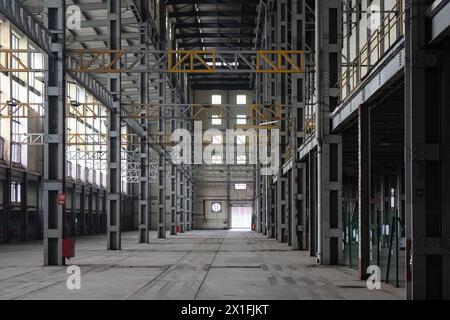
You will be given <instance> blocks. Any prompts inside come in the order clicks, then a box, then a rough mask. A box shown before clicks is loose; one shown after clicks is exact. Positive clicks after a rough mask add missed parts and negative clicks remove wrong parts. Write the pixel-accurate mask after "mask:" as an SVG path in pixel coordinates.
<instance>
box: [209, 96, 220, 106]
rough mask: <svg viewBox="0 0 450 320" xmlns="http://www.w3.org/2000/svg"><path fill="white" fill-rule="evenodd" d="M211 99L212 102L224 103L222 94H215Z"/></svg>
mask: <svg viewBox="0 0 450 320" xmlns="http://www.w3.org/2000/svg"><path fill="white" fill-rule="evenodd" d="M211 99H212V104H216V105H218V104H222V96H221V95H220V94H213V95H212V98H211Z"/></svg>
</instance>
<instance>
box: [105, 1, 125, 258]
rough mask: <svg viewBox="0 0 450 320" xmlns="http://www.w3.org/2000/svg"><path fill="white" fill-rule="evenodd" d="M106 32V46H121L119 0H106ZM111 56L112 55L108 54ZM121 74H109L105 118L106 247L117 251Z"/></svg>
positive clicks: (119, 189) (117, 67) (119, 238)
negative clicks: (109, 104)
mask: <svg viewBox="0 0 450 320" xmlns="http://www.w3.org/2000/svg"><path fill="white" fill-rule="evenodd" d="M107 8H108V11H107V12H108V20H109V25H108V34H109V43H108V45H109V49H111V50H120V49H121V46H122V44H121V12H122V10H121V5H120V0H108V4H107ZM111 58H114V54H113V55H112V56H111ZM120 67H121V66H120V62H119V61H118V62H116V63H113V64H112V68H113V70H116V69H120ZM121 80H122V79H121V74H120V73H111V74H110V75H109V79H108V81H109V91H110V92H111V95H112V100H113V101H112V108H111V112H110V118H109V128H108V129H109V132H108V135H109V150H108V151H109V152H108V171H109V174H108V191H107V192H108V194H107V201H106V213H107V234H108V235H107V237H108V238H107V248H108V250H121V247H122V246H121V221H120V220H121V193H122V190H121V189H122V177H121V110H122V106H121Z"/></svg>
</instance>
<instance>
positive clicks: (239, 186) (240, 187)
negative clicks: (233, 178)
mask: <svg viewBox="0 0 450 320" xmlns="http://www.w3.org/2000/svg"><path fill="white" fill-rule="evenodd" d="M234 189H235V190H247V185H246V184H245V183H236V184H235V185H234Z"/></svg>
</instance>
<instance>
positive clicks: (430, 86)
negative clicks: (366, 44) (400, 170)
mask: <svg viewBox="0 0 450 320" xmlns="http://www.w3.org/2000/svg"><path fill="white" fill-rule="evenodd" d="M406 8H408V9H407V12H406V19H405V21H406V36H405V50H406V76H405V91H406V94H405V99H406V101H405V102H406V103H405V105H406V108H405V132H406V135H405V139H406V141H405V153H406V154H405V177H406V181H405V204H406V206H405V209H406V212H405V213H406V261H405V264H406V289H407V298H408V299H415V300H423V299H433V300H439V299H450V277H449V275H448V270H450V247H449V241H450V219H449V218H448V212H449V208H450V202H449V197H448V192H449V189H450V183H449V179H448V177H449V175H450V157H449V154H448V146H449V144H450V130H449V127H448V123H447V122H448V118H449V116H450V113H449V110H448V105H449V103H450V94H449V90H448V88H449V84H450V76H449V74H450V63H449V59H448V56H449V54H450V53H449V50H448V46H447V45H446V44H447V43H448V42H447V43H446V44H442V46H440V45H437V46H433V47H432V48H430V47H427V44H428V41H429V36H428V33H427V23H428V22H427V17H426V15H425V12H426V9H427V2H425V1H419V0H409V1H407V5H406Z"/></svg>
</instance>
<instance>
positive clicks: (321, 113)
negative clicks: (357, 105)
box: [315, 0, 343, 265]
mask: <svg viewBox="0 0 450 320" xmlns="http://www.w3.org/2000/svg"><path fill="white" fill-rule="evenodd" d="M341 17H342V1H341V0H329V1H320V0H316V30H315V31H316V91H317V108H316V112H317V116H316V138H317V146H318V147H317V162H318V164H317V169H318V170H317V173H318V174H317V176H318V178H317V182H318V185H317V190H318V197H317V200H318V201H317V222H318V225H317V240H318V244H317V261H318V263H320V264H324V265H337V264H340V263H341V262H342V261H343V251H342V249H341V248H342V240H343V239H342V232H341V230H342V214H341V211H342V197H341V193H342V190H341V189H342V183H341V182H342V163H341V162H340V159H341V153H342V142H341V139H340V137H338V136H331V135H330V113H331V112H332V111H333V110H334V109H335V108H336V107H337V99H336V98H335V97H336V96H337V93H338V88H337V82H338V75H339V70H340V66H341V50H342V19H341Z"/></svg>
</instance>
